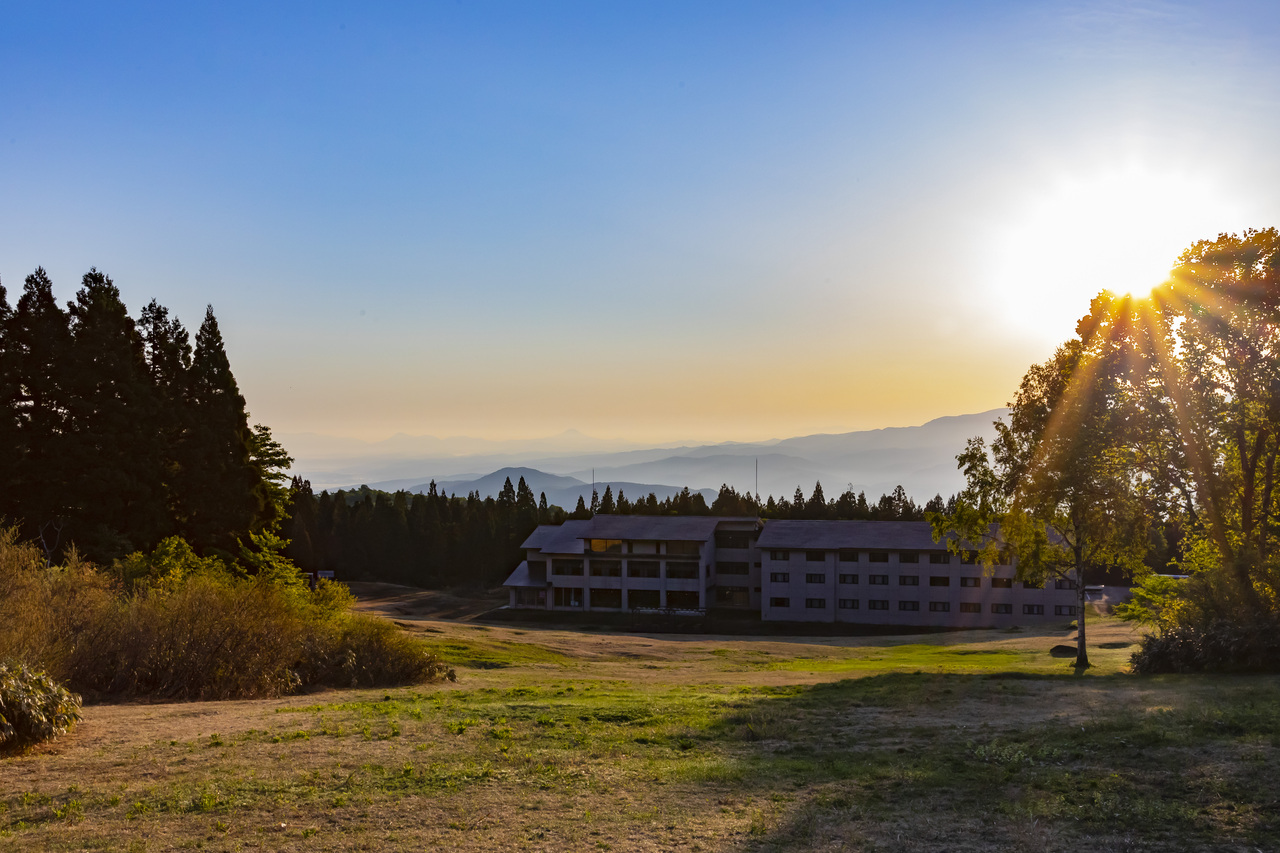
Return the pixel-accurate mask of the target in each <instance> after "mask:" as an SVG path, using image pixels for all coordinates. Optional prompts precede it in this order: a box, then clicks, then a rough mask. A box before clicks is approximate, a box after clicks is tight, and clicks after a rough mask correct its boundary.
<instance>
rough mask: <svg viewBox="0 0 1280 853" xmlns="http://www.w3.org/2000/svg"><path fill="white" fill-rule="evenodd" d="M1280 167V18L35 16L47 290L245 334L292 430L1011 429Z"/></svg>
mask: <svg viewBox="0 0 1280 853" xmlns="http://www.w3.org/2000/svg"><path fill="white" fill-rule="evenodd" d="M1277 150H1280V5H1278V4H1275V3H1268V2H1259V3H1223V2H1214V3H1204V4H1183V3H1162V2H1126V3H1039V4H1037V3H1028V2H1010V3H976V2H963V3H962V2H956V3H883V2H876V3H804V2H795V0H787V2H775V3H749V2H743V0H732V2H725V3H713V2H705V0H697V2H684V3H670V4H666V3H656V2H645V3H633V4H628V3H621V2H589V3H587V2H584V3H549V2H535V3H530V2H513V3H487V2H470V0H461V2H439V3H402V4H384V5H379V4H373V3H360V4H354V3H353V4H347V5H337V4H325V3H319V2H314V0H309V2H305V3H297V4H292V5H290V4H283V3H273V4H263V3H245V4H235V3H229V2H219V3H216V4H210V5H208V6H205V7H200V6H198V5H197V4H195V3H156V4H152V5H131V4H107V3H84V4H60V3H44V2H42V3H21V4H19V3H8V2H0V280H2V281H3V284H4V285H5V287H6V288H7V289H8V290H9V292H10V298H11V299H13V298H14V295H15V291H19V290H20V289H21V284H22V278H23V277H24V276H25V275H27V274H28V273H29V272H31V270H32V269H34V268H35V267H36V266H37V265H43V266H44V267H45V268H46V269H48V270H49V271H50V273H51V274H52V275H53V276H54V281H55V284H56V286H57V287H58V290H59V295H60V296H61V297H62V298H64V299H70V298H71V297H72V295H73V293H74V291H75V289H76V287H77V285H78V281H79V277H80V275H81V274H83V273H84V272H85V271H86V270H87V269H88V268H89V267H90V266H93V265H96V266H97V267H98V268H100V269H103V270H105V271H106V272H107V273H108V274H110V275H111V276H113V277H114V279H115V281H116V283H117V284H118V285H119V286H120V288H121V290H122V291H123V293H124V295H125V299H126V301H127V302H128V304H129V306H130V308H131V309H132V310H133V312H134V314H135V315H136V314H137V312H138V310H139V309H141V308H142V306H143V305H144V304H145V303H146V301H147V300H149V299H150V298H152V297H156V298H158V299H159V300H160V301H161V302H162V303H164V304H165V305H167V306H169V307H170V308H171V309H172V310H174V311H175V312H176V313H177V314H178V315H179V316H180V317H181V318H182V319H183V320H184V321H185V322H186V323H187V325H188V326H189V327H191V328H192V329H193V330H194V327H195V326H198V325H199V322H200V319H201V315H202V313H203V309H204V305H205V303H206V302H212V303H213V305H214V309H215V311H216V312H217V315H218V318H219V320H220V322H221V324H222V329H223V333H224V335H225V336H226V338H227V342H228V350H229V353H230V356H231V360H232V366H233V369H234V370H235V373H236V376H237V378H238V379H239V381H240V384H241V387H242V389H243V391H244V392H245V395H246V397H247V398H248V401H249V407H250V410H251V412H252V415H253V417H254V419H255V420H259V421H263V422H266V423H268V424H271V425H272V426H273V427H274V428H275V429H276V431H277V432H301V431H312V432H319V433H328V434H332V435H344V436H352V437H360V438H367V439H377V438H382V437H385V436H388V435H390V434H392V433H395V432H406V433H411V434H434V435H451V434H465V435H473V436H484V437H492V438H508V437H528V436H535V435H543V434H550V433H555V432H559V431H561V430H564V429H567V428H575V429H578V430H581V431H583V432H585V433H588V434H592V435H599V436H608V437H618V438H629V439H637V440H645V441H648V440H667V439H673V438H699V439H708V440H721V439H760V438H767V437H770V436H786V435H796V434H802V433H809V432H815V431H833V430H850V429H860V428H869V427H880V426H889V425H905V424H913V423H921V422H923V421H925V420H928V419H930V418H932V417H936V416H939V415H947V414H959V413H962V412H975V411H981V410H984V409H989V408H992V407H995V406H999V405H1001V404H1003V403H1004V402H1006V401H1007V400H1008V399H1009V398H1010V396H1011V395H1012V392H1013V390H1014V388H1015V387H1016V384H1017V381H1018V379H1019V378H1020V376H1021V375H1022V373H1023V372H1024V371H1025V369H1026V367H1027V366H1028V365H1029V364H1030V363H1031V362H1032V361H1035V360H1042V359H1044V358H1045V357H1047V356H1048V355H1049V353H1050V352H1051V351H1052V348H1053V346H1054V345H1055V344H1056V343H1058V342H1060V341H1061V340H1063V339H1065V338H1066V337H1067V336H1068V335H1070V334H1071V333H1072V329H1073V327H1074V322H1075V320H1076V319H1077V318H1078V317H1079V315H1081V314H1082V313H1084V311H1085V310H1086V308H1087V306H1088V299H1089V296H1090V295H1091V294H1092V293H1093V292H1096V291H1097V290H1098V289H1100V288H1101V287H1103V286H1107V287H1111V288H1113V289H1129V288H1132V289H1135V290H1139V291H1145V290H1146V289H1147V288H1149V287H1151V286H1152V285H1154V284H1156V283H1157V282H1158V281H1159V280H1160V278H1161V277H1162V274H1163V273H1164V272H1165V271H1167V269H1168V267H1169V266H1170V265H1171V264H1172V263H1173V261H1174V260H1175V259H1176V257H1177V254H1178V252H1179V251H1180V249H1181V248H1183V247H1184V246H1185V245H1187V244H1188V243H1189V242H1191V241H1192V240H1194V239H1197V238H1201V237H1212V236H1214V235H1216V234H1217V233H1218V232H1219V231H1223V230H1238V229H1241V228H1243V227H1245V226H1250V225H1253V226H1258V227H1265V226H1270V225H1276V224H1280V158H1277V156H1276V151H1277Z"/></svg>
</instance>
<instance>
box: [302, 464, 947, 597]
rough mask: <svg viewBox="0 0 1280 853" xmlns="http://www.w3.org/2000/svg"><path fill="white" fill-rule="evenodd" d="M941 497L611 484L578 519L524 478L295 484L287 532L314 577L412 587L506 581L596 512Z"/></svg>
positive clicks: (899, 514) (776, 508)
mask: <svg viewBox="0 0 1280 853" xmlns="http://www.w3.org/2000/svg"><path fill="white" fill-rule="evenodd" d="M946 506H947V504H946V502H944V501H943V499H942V496H941V495H938V496H935V497H934V498H933V499H932V500H931V501H929V502H928V503H927V504H925V505H923V506H922V505H918V504H916V503H915V501H913V500H912V499H911V498H910V497H908V496H907V494H906V492H905V491H904V490H903V489H902V487H901V486H899V487H898V488H896V489H895V490H894V491H893V492H892V493H891V494H886V495H882V496H881V497H880V499H879V500H878V501H875V502H871V501H868V500H867V497H866V494H865V493H864V492H858V493H855V492H853V490H852V489H850V490H847V491H845V492H844V493H843V494H841V495H840V496H839V497H838V498H833V499H827V498H826V497H825V496H824V495H823V491H822V484H821V483H817V484H815V485H814V489H813V493H812V494H811V495H810V496H809V497H807V498H806V497H805V495H804V492H803V491H802V490H801V489H800V488H798V487H797V489H796V492H795V495H794V496H793V497H792V499H790V500H788V499H786V498H782V499H780V500H775V499H774V498H773V497H772V496H770V497H769V498H768V499H767V500H765V501H760V500H759V499H758V498H757V497H756V496H754V495H751V494H749V493H741V492H738V491H736V490H735V489H733V488H731V487H730V486H727V485H724V486H721V487H720V492H719V494H718V495H717V497H716V499H715V500H714V501H713V502H712V503H711V504H710V505H708V504H707V502H706V499H705V498H703V496H702V495H701V494H700V493H698V492H691V491H690V490H689V489H688V488H685V489H682V490H681V491H680V492H677V493H676V494H674V495H671V496H670V497H668V498H666V499H664V500H658V498H657V496H656V495H655V494H653V493H652V492H650V493H649V494H648V495H647V496H645V497H643V498H637V499H636V500H635V501H632V500H631V499H629V498H628V497H627V496H626V494H625V493H623V492H622V490H619V492H618V494H617V495H616V496H615V495H614V494H613V489H612V487H611V486H605V490H604V493H603V494H598V493H593V495H592V500H591V502H590V504H588V502H587V501H586V500H584V499H583V498H581V497H580V498H579V499H578V504H577V506H576V507H575V508H574V510H573V511H572V512H568V513H566V512H565V511H564V510H563V509H561V508H560V507H558V506H554V505H548V503H547V497H546V494H541V495H539V497H538V498H537V499H535V498H534V495H533V492H532V490H530V489H529V487H528V485H527V484H526V483H525V481H524V478H523V477H521V478H520V479H519V482H518V483H516V484H515V485H513V484H512V483H511V479H510V478H509V477H508V478H507V480H506V482H505V483H504V484H503V488H502V491H501V492H500V493H499V494H498V496H497V497H496V498H494V497H484V498H482V497H480V494H479V493H478V492H472V493H471V494H468V495H467V496H466V497H458V496H452V495H445V494H442V493H441V492H439V491H438V490H437V489H436V485H435V483H434V482H432V483H431V484H430V486H428V488H427V491H426V493H423V494H415V493H411V492H405V491H398V492H395V493H390V492H384V491H379V490H376V489H370V488H368V487H367V486H366V487H361V488H360V489H353V490H350V491H345V490H339V491H336V492H333V493H330V492H328V491H323V492H321V493H320V494H319V495H317V494H315V493H314V492H313V491H312V489H311V484H310V483H308V482H306V481H305V480H302V479H297V478H295V480H294V482H293V488H292V493H291V496H290V503H289V514H290V521H289V523H288V525H287V531H288V536H289V539H290V544H289V546H288V548H287V549H286V551H285V553H286V555H287V556H289V557H290V558H291V559H292V560H293V561H294V562H295V563H297V564H298V565H299V566H301V567H302V568H304V569H306V570H308V571H315V570H327V571H333V572H334V573H335V574H336V575H337V577H338V578H340V579H345V580H355V579H360V578H369V579H377V580H386V581H392V582H395V583H403V584H409V585H412V586H425V587H442V586H458V585H466V586H486V587H492V586H496V585H497V584H500V583H502V581H503V580H505V579H506V577H507V575H509V574H510V573H511V571H512V569H514V568H515V566H516V564H517V563H519V561H520V559H521V557H522V553H521V550H520V545H521V543H523V542H524V540H525V539H527V538H528V536H529V534H530V533H532V532H533V529H534V528H535V527H537V526H538V525H539V524H559V523H562V522H563V521H565V520H566V519H586V518H591V517H592V516H593V515H595V514H597V513H602V514H617V515H729V516H760V517H763V518H804V519H819V518H829V519H837V518H838V519H864V520H884V521H893V520H900V521H923V520H924V517H925V515H924V514H925V512H926V511H938V512H941V511H943V510H945V508H946Z"/></svg>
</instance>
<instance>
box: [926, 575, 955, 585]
mask: <svg viewBox="0 0 1280 853" xmlns="http://www.w3.org/2000/svg"><path fill="white" fill-rule="evenodd" d="M929 586H951V577H950V575H930V577H929Z"/></svg>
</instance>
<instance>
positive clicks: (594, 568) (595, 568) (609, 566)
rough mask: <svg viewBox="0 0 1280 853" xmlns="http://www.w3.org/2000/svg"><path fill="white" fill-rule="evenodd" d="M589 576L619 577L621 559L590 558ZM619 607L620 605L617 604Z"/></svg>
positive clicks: (620, 574)
mask: <svg viewBox="0 0 1280 853" xmlns="http://www.w3.org/2000/svg"><path fill="white" fill-rule="evenodd" d="M591 577H593V578H620V577H622V561H621V560H592V561H591ZM618 606H619V607H621V606H622V605H621V604H619V605H618Z"/></svg>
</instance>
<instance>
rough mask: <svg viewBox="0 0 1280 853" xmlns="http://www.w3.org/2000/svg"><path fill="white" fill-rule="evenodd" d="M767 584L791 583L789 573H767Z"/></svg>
mask: <svg viewBox="0 0 1280 853" xmlns="http://www.w3.org/2000/svg"><path fill="white" fill-rule="evenodd" d="M769 583H791V572H769Z"/></svg>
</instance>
